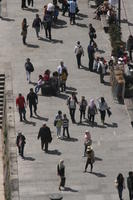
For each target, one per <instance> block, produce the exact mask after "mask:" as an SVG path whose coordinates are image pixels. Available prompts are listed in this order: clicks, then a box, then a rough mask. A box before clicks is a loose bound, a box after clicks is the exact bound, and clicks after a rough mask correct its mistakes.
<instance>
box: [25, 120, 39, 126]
mask: <svg viewBox="0 0 133 200" xmlns="http://www.w3.org/2000/svg"><path fill="white" fill-rule="evenodd" d="M24 123H25V124H29V125H32V126H36V122H32V121H28V120H27V119H26V120H25V121H24Z"/></svg>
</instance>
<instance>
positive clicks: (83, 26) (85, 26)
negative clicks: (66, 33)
mask: <svg viewBox="0 0 133 200" xmlns="http://www.w3.org/2000/svg"><path fill="white" fill-rule="evenodd" d="M75 25H77V26H80V27H81V28H88V26H87V25H86V24H81V23H76V24H75Z"/></svg>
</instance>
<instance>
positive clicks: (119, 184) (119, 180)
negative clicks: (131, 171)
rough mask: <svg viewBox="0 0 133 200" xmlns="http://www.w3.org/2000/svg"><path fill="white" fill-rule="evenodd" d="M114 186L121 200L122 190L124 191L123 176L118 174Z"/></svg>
mask: <svg viewBox="0 0 133 200" xmlns="http://www.w3.org/2000/svg"><path fill="white" fill-rule="evenodd" d="M115 185H116V188H117V190H118V195H119V199H120V200H123V198H122V192H123V189H125V180H124V177H123V174H121V173H119V174H118V176H117V178H116V181H115Z"/></svg>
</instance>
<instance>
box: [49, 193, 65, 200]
mask: <svg viewBox="0 0 133 200" xmlns="http://www.w3.org/2000/svg"><path fill="white" fill-rule="evenodd" d="M49 198H50V200H61V199H63V196H62V195H61V194H57V193H55V194H50V195H49Z"/></svg>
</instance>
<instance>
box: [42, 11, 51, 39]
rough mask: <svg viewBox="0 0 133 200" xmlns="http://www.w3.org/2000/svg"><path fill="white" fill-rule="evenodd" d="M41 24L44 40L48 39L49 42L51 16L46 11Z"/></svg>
mask: <svg viewBox="0 0 133 200" xmlns="http://www.w3.org/2000/svg"><path fill="white" fill-rule="evenodd" d="M43 24H44V29H45V35H46V38H49V40H51V39H52V37H51V27H52V15H51V13H49V12H48V11H47V12H46V14H45V15H44V18H43Z"/></svg>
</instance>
